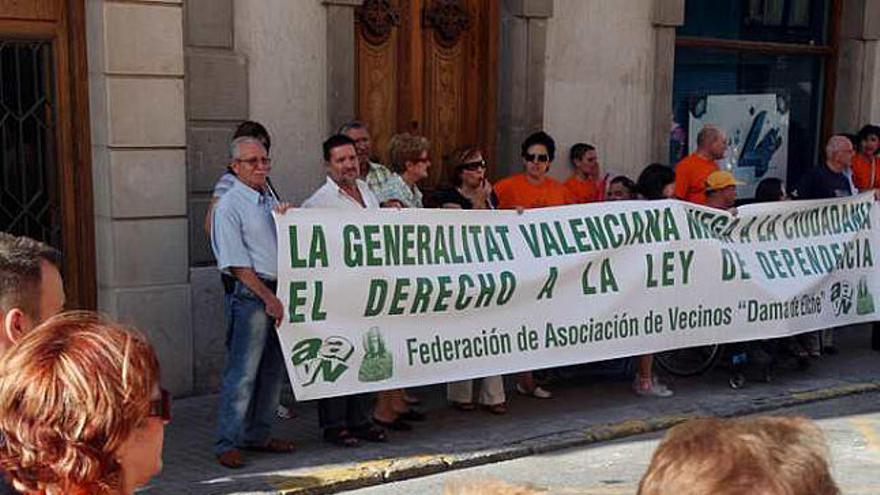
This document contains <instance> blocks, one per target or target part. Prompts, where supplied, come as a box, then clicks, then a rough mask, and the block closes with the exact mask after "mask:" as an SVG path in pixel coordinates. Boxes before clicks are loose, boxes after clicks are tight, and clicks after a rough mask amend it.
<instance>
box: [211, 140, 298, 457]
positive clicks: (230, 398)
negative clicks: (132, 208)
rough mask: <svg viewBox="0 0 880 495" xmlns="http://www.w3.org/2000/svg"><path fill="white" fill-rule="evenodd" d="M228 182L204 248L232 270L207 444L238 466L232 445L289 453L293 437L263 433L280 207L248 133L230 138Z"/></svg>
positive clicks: (267, 424) (269, 394) (274, 360)
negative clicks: (212, 430)
mask: <svg viewBox="0 0 880 495" xmlns="http://www.w3.org/2000/svg"><path fill="white" fill-rule="evenodd" d="M231 152H232V163H231V164H230V168H231V169H232V171H233V172H234V173H235V182H234V184H232V186H231V187H230V189H229V191H228V192H226V193H225V194H224V195H223V196H222V197H221V198H220V200H219V201H218V202H217V206H216V208H215V210H214V218H213V221H212V229H211V247H212V248H213V250H214V256H215V257H216V258H217V267H218V268H219V269H220V270H222V271H223V272H224V273H228V274H229V275H232V276H233V277H235V287H234V288H233V290H232V291H231V293H228V294H226V299H225V302H226V320H227V329H226V331H227V337H226V364H225V367H224V370H223V378H222V382H221V388H220V406H219V410H218V413H217V441H216V442H215V444H214V451H215V454H216V455H217V460H218V461H219V462H220V464H222V465H223V466H226V467H229V468H240V467H242V466H244V465H245V462H244V458H243V457H242V454H241V451H240V450H239V449H246V450H256V451H263V452H276V453H287V452H292V451H293V448H294V445H293V443H292V442H288V441H283V440H278V439H273V438H271V436H270V433H271V427H272V417H273V413H274V410H275V405H276V404H278V397H279V394H280V393H281V385H282V383H283V379H284V365H283V363H284V358H283V356H282V352H281V345H280V344H279V341H278V334H277V332H276V331H275V326H276V325H277V324H278V322H280V320H281V318H282V316H283V314H284V306H283V304H282V303H281V301H280V300H279V299H278V298H277V297H276V296H275V290H276V278H277V249H278V242H277V238H276V235H275V221H274V219H273V218H272V210H273V208H276V207H278V206H279V203H278V201H277V200H276V199H275V198H274V197H273V196H272V195H271V194H270V193H269V190H268V187H267V184H266V177H267V176H268V174H269V171H270V170H271V169H272V162H271V160H270V159H269V157H268V154H267V153H266V149H265V148H264V147H263V144H262V143H261V142H260V141H259V140H258V139H256V138H253V137H240V138H237V139H235V140H233V141H232V146H231Z"/></svg>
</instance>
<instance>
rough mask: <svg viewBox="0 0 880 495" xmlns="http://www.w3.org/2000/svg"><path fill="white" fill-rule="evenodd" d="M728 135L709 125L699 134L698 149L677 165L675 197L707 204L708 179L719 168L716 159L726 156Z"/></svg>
mask: <svg viewBox="0 0 880 495" xmlns="http://www.w3.org/2000/svg"><path fill="white" fill-rule="evenodd" d="M726 151H727V136H725V135H724V131H722V130H721V129H719V128H717V127H715V126H713V125H707V126H704V127H703V128H702V129H700V133H699V134H697V151H695V152H693V153H691V154H690V155H688V156H686V157H685V158H684V159H683V160H682V161H680V162H678V164H677V165H676V166H675V197H676V198H678V199H681V200H684V201H689V202H691V203H697V204H701V205H704V204H706V179H707V178H708V177H709V174H711V173H712V172H714V171H716V170H718V164H717V163H715V161H716V160H720V159H722V158H724V153H725V152H726Z"/></svg>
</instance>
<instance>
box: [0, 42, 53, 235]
mask: <svg viewBox="0 0 880 495" xmlns="http://www.w3.org/2000/svg"><path fill="white" fill-rule="evenodd" d="M52 67H53V64H52V46H51V44H50V43H49V42H48V41H24V40H2V39H0V181H2V182H0V230H3V231H5V232H11V233H13V234H16V235H26V236H29V237H32V238H34V239H39V240H41V241H43V242H47V243H49V244H51V245H53V246H56V247H59V248H60V247H61V221H60V220H61V216H60V208H59V206H60V202H59V195H60V189H59V180H58V179H59V178H58V167H57V166H56V158H55V157H56V143H55V125H54V122H55V118H54V116H55V112H56V107H55V101H54V96H53V95H54V92H53V85H54V77H53V71H52Z"/></svg>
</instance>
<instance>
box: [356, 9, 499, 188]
mask: <svg viewBox="0 0 880 495" xmlns="http://www.w3.org/2000/svg"><path fill="white" fill-rule="evenodd" d="M498 3H499V0H365V1H364V3H363V5H362V6H361V7H359V8H358V10H357V13H356V16H355V17H356V20H355V23H356V33H357V34H356V64H357V71H356V73H357V115H358V118H359V119H360V120H363V121H364V122H366V123H367V124H368V125H369V127H370V131H371V134H372V137H373V143H374V145H373V149H374V154H375V155H376V158H377V159H379V160H380V161H382V162H384V163H387V159H388V141H389V140H390V138H391V136H393V135H394V134H395V133H398V132H405V131H406V132H415V133H418V134H421V135H423V136H425V137H427V138H428V139H429V140H430V142H431V160H432V167H431V169H430V177H429V178H428V179H427V180H426V181H425V184H423V188H424V189H432V188H434V187H436V186H438V185H440V184H442V183H444V182H445V181H446V180H447V179H448V178H449V173H450V170H448V168H447V167H445V166H444V157H445V156H446V155H447V154H449V153H451V152H452V151H453V150H455V149H456V148H458V147H460V146H465V145H474V146H478V147H480V149H481V150H482V152H483V154H484V156H485V157H486V159H487V161H488V163H489V167H490V170H489V172H490V173H491V172H492V171H493V169H494V163H495V162H494V158H495V114H496V79H497V61H498V48H497V47H498V33H499V5H498Z"/></svg>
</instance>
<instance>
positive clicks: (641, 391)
mask: <svg viewBox="0 0 880 495" xmlns="http://www.w3.org/2000/svg"><path fill="white" fill-rule="evenodd" d="M633 392H635V393H636V395H640V396H642V397H672V396H673V395H674V394H673V393H672V390H669V387H667V386H666V385H664V384H662V383H660V381H659V380H657V377H652V379H651V383H650V385H649V386H647V387H645V386H644V384H643V383H642V380H640V379H639V377H636V379H635V381H634V382H633Z"/></svg>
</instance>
